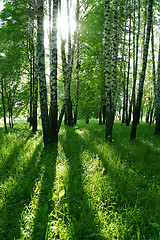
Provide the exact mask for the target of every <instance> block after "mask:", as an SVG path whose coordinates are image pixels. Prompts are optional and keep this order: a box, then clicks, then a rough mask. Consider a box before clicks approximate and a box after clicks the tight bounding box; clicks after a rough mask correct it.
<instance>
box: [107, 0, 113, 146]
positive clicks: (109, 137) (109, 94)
mask: <svg viewBox="0 0 160 240" xmlns="http://www.w3.org/2000/svg"><path fill="white" fill-rule="evenodd" d="M115 61H116V60H115ZM110 65H111V59H110V0H105V89H106V141H109V142H112V128H113V124H112V123H113V122H112V114H113V108H112V107H113V105H112V92H111V82H110V80H111V77H110V70H111V69H110V67H111V66H110ZM115 65H116V63H115Z"/></svg>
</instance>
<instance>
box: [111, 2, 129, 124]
mask: <svg viewBox="0 0 160 240" xmlns="http://www.w3.org/2000/svg"><path fill="white" fill-rule="evenodd" d="M127 7H128V0H127V2H126V11H125V19H124V20H125V27H124V36H123V48H122V57H121V65H120V73H119V79H118V86H117V92H116V98H115V103H114V108H113V121H114V118H115V113H116V108H117V102H118V98H119V92H120V83H121V79H122V68H123V62H124V52H125V42H126V31H127V28H126V27H127V11H128V10H127Z"/></svg>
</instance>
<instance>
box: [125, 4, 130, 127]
mask: <svg viewBox="0 0 160 240" xmlns="http://www.w3.org/2000/svg"><path fill="white" fill-rule="evenodd" d="M129 18H130V19H129V42H128V45H129V47H128V71H127V84H126V109H125V122H126V124H127V122H128V88H129V75H130V61H131V6H130V13H129Z"/></svg>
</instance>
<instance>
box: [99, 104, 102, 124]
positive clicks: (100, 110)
mask: <svg viewBox="0 0 160 240" xmlns="http://www.w3.org/2000/svg"><path fill="white" fill-rule="evenodd" d="M99 125H102V106H100V108H99Z"/></svg>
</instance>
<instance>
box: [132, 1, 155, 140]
mask: <svg viewBox="0 0 160 240" xmlns="http://www.w3.org/2000/svg"><path fill="white" fill-rule="evenodd" d="M152 6H153V0H149V6H148V23H147V35H146V41H145V45H144V52H143V64H142V72H141V76H140V81H139V90H138V96H137V102H136V105H135V109H134V112H133V123H132V129H131V137H130V138H131V139H135V138H136V129H137V124H138V121H139V117H140V109H141V102H142V96H143V86H144V79H145V73H146V67H147V57H148V48H149V40H150V33H151V27H152Z"/></svg>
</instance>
